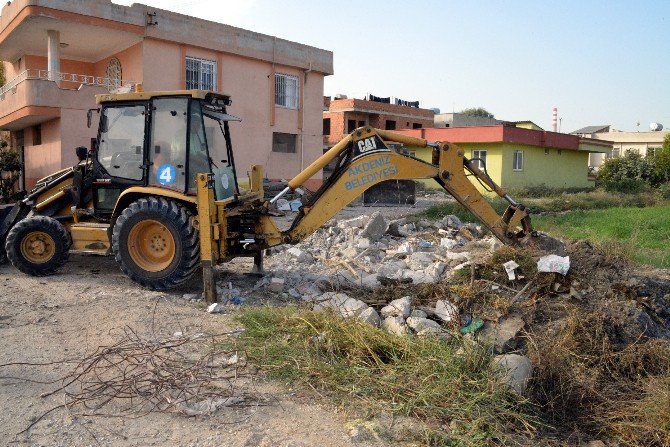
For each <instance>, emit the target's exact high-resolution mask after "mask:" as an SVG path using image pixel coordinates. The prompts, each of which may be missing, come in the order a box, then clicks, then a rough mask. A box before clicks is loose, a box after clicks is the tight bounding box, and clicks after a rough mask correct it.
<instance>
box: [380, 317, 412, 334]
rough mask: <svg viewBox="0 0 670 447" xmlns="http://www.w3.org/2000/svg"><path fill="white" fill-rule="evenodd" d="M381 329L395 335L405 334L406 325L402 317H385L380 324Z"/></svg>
mask: <svg viewBox="0 0 670 447" xmlns="http://www.w3.org/2000/svg"><path fill="white" fill-rule="evenodd" d="M382 329H384V330H385V331H386V332H389V333H391V334H395V335H405V334H407V325H406V324H405V320H404V319H403V318H402V317H386V318H384V321H383V322H382Z"/></svg>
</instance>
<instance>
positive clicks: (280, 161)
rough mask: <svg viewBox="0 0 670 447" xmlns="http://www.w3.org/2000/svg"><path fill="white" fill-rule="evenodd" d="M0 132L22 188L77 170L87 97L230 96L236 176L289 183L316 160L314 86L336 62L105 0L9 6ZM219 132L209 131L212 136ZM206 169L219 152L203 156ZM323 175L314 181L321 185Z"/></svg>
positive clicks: (291, 45) (25, 0)
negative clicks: (21, 168) (261, 175)
mask: <svg viewBox="0 0 670 447" xmlns="http://www.w3.org/2000/svg"><path fill="white" fill-rule="evenodd" d="M0 60H3V61H5V72H6V79H7V82H6V84H5V85H4V86H2V87H1V88H0V130H8V131H10V132H11V135H12V136H11V141H12V144H13V145H14V146H15V147H17V148H18V149H19V150H20V151H21V154H22V157H23V160H24V162H25V177H24V179H23V181H24V183H25V186H26V187H28V188H29V187H31V186H32V185H33V184H34V183H35V181H36V180H37V179H39V178H41V177H43V176H45V175H48V174H49V173H52V172H53V171H55V170H57V169H60V168H62V167H65V166H71V165H72V164H74V163H75V160H76V158H75V153H74V148H75V147H77V146H86V147H90V146H91V144H92V139H93V140H94V139H95V137H96V130H97V129H96V128H95V127H96V126H95V125H94V126H93V128H91V129H88V128H87V126H86V113H87V110H88V109H90V108H94V107H96V105H95V99H94V95H95V94H98V93H106V92H108V91H112V90H115V89H118V88H132V87H133V86H134V85H135V84H142V85H143V88H144V90H145V91H150V90H183V89H204V90H214V91H220V92H223V93H226V94H229V95H231V96H232V99H233V105H232V106H231V107H230V109H229V110H230V113H232V114H234V115H236V116H238V117H240V118H241V119H242V122H241V123H233V124H232V125H231V133H232V140H233V146H234V148H235V154H236V155H235V157H236V163H237V166H238V168H239V170H240V177H241V178H244V172H245V170H246V169H248V167H249V166H250V165H252V164H263V165H265V166H266V174H267V176H268V177H270V178H290V177H292V176H293V175H295V174H296V173H297V172H299V171H300V170H301V169H302V168H303V167H305V166H307V165H308V164H309V163H311V162H312V161H313V160H314V159H316V158H317V157H318V156H319V155H321V152H322V116H321V115H322V108H323V80H324V77H325V76H327V75H330V74H332V73H333V53H332V52H330V51H326V50H321V49H318V48H314V47H311V46H308V45H303V44H300V43H296V42H290V41H287V40H283V39H279V38H277V37H274V36H268V35H265V34H260V33H255V32H251V31H247V30H244V29H240V28H235V27H233V26H229V25H224V24H221V23H215V22H210V21H207V20H201V19H197V18H194V17H189V16H186V15H183V14H177V13H174V12H171V11H165V10H161V9H157V8H154V7H150V6H146V5H142V4H137V3H136V4H133V5H132V6H122V5H117V4H114V3H112V2H111V1H110V0H87V1H80V0H49V1H47V0H13V1H11V2H6V4H5V6H3V7H2V12H1V14H0ZM216 131H217V129H210V132H212V133H216ZM211 154H212V156H213V158H214V159H215V162H218V160H220V159H221V158H223V156H224V155H223V154H225V150H223V148H218V149H217V148H214V150H212V151H211ZM320 182H321V174H318V175H317V176H315V177H314V178H313V179H312V181H311V183H312V186H318V184H320Z"/></svg>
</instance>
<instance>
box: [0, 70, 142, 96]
mask: <svg viewBox="0 0 670 447" xmlns="http://www.w3.org/2000/svg"><path fill="white" fill-rule="evenodd" d="M28 79H36V80H41V81H53V82H68V83H73V84H79V86H82V85H92V86H95V87H104V88H106V89H107V90H109V91H110V92H111V91H113V90H117V89H121V88H128V89H132V88H133V87H134V86H135V85H136V84H137V82H134V81H124V80H122V79H114V78H105V77H102V76H90V75H82V74H74V73H61V72H59V71H49V70H38V69H34V68H31V69H28V70H25V71H23V72H21V73H20V74H19V75H18V76H17V77H15V78H14V79H12V80H11V81H9V82H7V83H6V84H5V85H4V86H2V87H1V88H0V97H4V95H5V93H7V92H9V91H10V90H12V89H14V88H16V86H17V85H19V84H20V83H21V82H23V81H25V80H28Z"/></svg>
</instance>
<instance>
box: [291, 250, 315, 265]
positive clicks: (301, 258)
mask: <svg viewBox="0 0 670 447" xmlns="http://www.w3.org/2000/svg"><path fill="white" fill-rule="evenodd" d="M286 252H287V253H288V254H290V255H291V256H293V257H294V258H295V259H296V260H297V261H298V262H311V261H313V258H312V255H310V254H309V253H306V252H304V251H302V250H301V249H299V248H298V247H291V248H289V249H288V250H286Z"/></svg>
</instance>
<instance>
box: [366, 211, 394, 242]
mask: <svg viewBox="0 0 670 447" xmlns="http://www.w3.org/2000/svg"><path fill="white" fill-rule="evenodd" d="M388 227H389V225H388V223H386V219H384V216H382V215H381V213H380V212H379V211H377V212H374V213H373V214H372V216H370V220H369V221H368V223H367V224H366V225H365V228H363V231H362V232H361V236H363V237H367V238H368V239H370V240H371V241H378V240H379V239H381V237H382V236H384V233H386V230H388Z"/></svg>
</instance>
